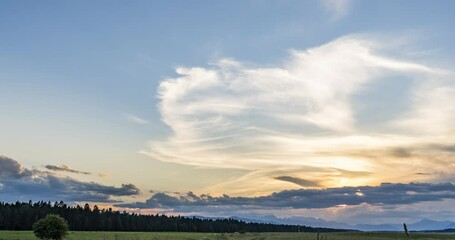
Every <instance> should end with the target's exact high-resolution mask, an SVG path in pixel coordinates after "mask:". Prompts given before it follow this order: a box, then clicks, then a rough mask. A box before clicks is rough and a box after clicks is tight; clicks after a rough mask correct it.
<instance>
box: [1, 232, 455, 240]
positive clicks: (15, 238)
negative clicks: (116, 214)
mask: <svg viewBox="0 0 455 240" xmlns="http://www.w3.org/2000/svg"><path fill="white" fill-rule="evenodd" d="M320 236H321V237H320V239H323V240H325V236H327V240H363V239H366V240H392V239H393V240H400V239H409V240H410V239H419V240H433V239H447V240H448V239H455V234H427V233H414V234H412V233H411V236H410V237H409V238H407V237H405V236H404V234H403V233H327V234H325V233H321V234H320ZM32 239H33V240H36V238H35V237H34V236H33V233H32V232H31V231H0V240H32ZM66 239H69V240H89V239H93V240H95V239H100V240H146V239H147V240H149V239H150V240H154V239H156V240H158V239H163V240H177V239H184V240H191V239H192V240H204V239H205V240H230V239H244V240H272V239H278V240H293V239H295V240H297V239H299V240H316V234H315V233H245V234H240V233H224V234H221V233H172V232H70V234H69V235H68V237H67V238H66Z"/></svg>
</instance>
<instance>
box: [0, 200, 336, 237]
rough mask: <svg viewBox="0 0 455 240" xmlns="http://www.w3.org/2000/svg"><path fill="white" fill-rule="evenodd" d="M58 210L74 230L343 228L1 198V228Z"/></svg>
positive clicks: (21, 226)
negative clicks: (209, 217) (137, 211)
mask: <svg viewBox="0 0 455 240" xmlns="http://www.w3.org/2000/svg"><path fill="white" fill-rule="evenodd" d="M47 214H57V215H60V216H61V217H63V218H65V219H66V221H68V225H69V228H70V230H72V231H141V232H148V231H169V232H298V231H302V232H331V231H343V230H338V229H329V228H313V227H308V226H298V225H284V224H268V223H252V222H244V221H240V220H236V219H231V218H228V219H201V218H196V217H184V216H166V215H163V214H161V215H159V214H156V215H145V214H137V213H129V212H126V211H122V212H120V211H114V210H112V208H109V209H99V208H98V206H96V205H94V206H93V207H90V205H89V204H88V203H86V204H85V205H84V206H80V205H76V206H70V205H67V204H65V203H64V202H62V201H61V202H55V203H51V202H44V201H39V202H32V201H29V202H15V203H6V202H0V230H31V229H32V225H33V223H34V222H36V221H37V220H38V219H41V218H43V217H45V216H46V215H47Z"/></svg>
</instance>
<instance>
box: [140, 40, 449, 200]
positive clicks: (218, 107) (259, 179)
mask: <svg viewBox="0 0 455 240" xmlns="http://www.w3.org/2000/svg"><path fill="white" fill-rule="evenodd" d="M383 48H384V46H382V45H381V44H380V43H378V42H374V41H372V40H371V39H370V40H368V39H366V38H362V37H356V36H350V37H344V38H340V39H337V40H335V41H332V42H330V43H328V44H325V45H322V46H319V47H315V48H311V49H308V50H305V51H299V50H293V51H291V52H290V57H289V59H288V60H287V61H286V62H285V63H284V64H283V65H282V66H276V67H269V68H261V67H249V66H247V65H245V64H242V63H241V62H237V61H234V60H231V59H225V60H221V61H219V62H218V63H217V64H216V65H214V66H211V67H210V68H202V67H194V68H178V69H177V73H178V74H179V75H180V76H179V77H177V78H170V79H165V80H163V81H162V82H161V84H160V87H159V99H160V101H161V102H160V107H159V110H160V113H161V116H162V120H163V121H164V122H165V123H166V124H167V125H168V126H169V127H170V128H171V129H172V131H173V134H172V135H171V136H169V138H168V139H166V140H163V141H156V140H155V141H152V142H150V149H149V150H146V151H143V153H145V154H147V155H149V156H151V157H153V158H154V159H157V160H160V161H169V162H176V163H181V164H189V165H198V166H209V167H233V168H242V169H248V170H250V171H252V172H251V173H250V174H248V175H246V176H245V177H244V178H242V181H243V183H242V184H240V183H239V181H238V179H237V180H233V181H232V182H227V183H224V184H223V188H225V189H227V188H229V186H228V185H231V189H232V191H238V190H239V189H237V190H235V188H236V187H239V186H240V185H242V186H241V188H243V189H245V190H248V191H251V189H254V188H256V190H257V191H260V190H259V189H258V188H257V187H256V186H262V190H264V191H272V190H273V189H276V190H278V189H284V188H286V187H291V186H292V187H295V186H294V185H295V184H294V185H292V183H289V182H284V181H279V180H273V179H274V178H276V177H279V176H290V177H294V178H302V179H307V180H315V179H312V178H313V177H315V178H316V176H317V173H322V172H323V171H322V170H317V171H316V170H315V171H313V172H311V171H310V172H309V170H308V168H311V167H313V168H320V169H322V168H337V169H344V170H346V171H351V172H349V173H347V172H344V173H340V174H338V175H337V176H333V175H331V176H330V178H327V179H329V180H327V181H326V182H324V184H325V185H326V186H340V185H355V184H371V183H379V182H380V181H382V180H390V181H393V180H396V179H400V181H409V178H411V179H412V178H413V177H415V176H412V175H408V178H403V177H401V178H400V173H399V171H398V170H402V169H407V170H408V171H409V170H410V169H412V171H422V170H421V169H424V168H425V167H426V166H427V165H425V164H426V163H425V161H428V158H427V156H428V154H429V153H428V151H427V150H421V151H418V154H414V155H410V156H409V159H410V161H404V162H403V161H402V159H398V158H399V157H397V156H395V155H393V154H392V153H391V152H393V149H396V148H411V147H412V148H414V147H415V146H426V145H428V144H435V143H437V144H448V143H449V144H450V143H455V141H452V142H450V141H451V140H454V139H453V137H452V136H453V134H452V135H450V134H448V133H449V132H447V131H448V128H449V127H448V126H451V125H450V124H449V123H450V122H451V121H452V120H453V118H454V116H455V113H454V109H453V107H451V106H452V105H451V104H450V103H451V102H453V101H452V100H453V98H454V94H453V88H452V87H450V85H449V83H448V80H447V76H448V74H447V73H444V72H442V71H441V70H438V69H435V68H432V67H428V66H424V65H421V64H418V63H415V62H411V61H405V60H398V59H395V58H392V57H385V56H383V55H381V54H380V50H379V49H383ZM381 51H382V50H381ZM397 76H401V77H404V78H411V79H415V81H414V85H413V86H412V88H413V89H415V90H414V95H415V96H420V95H422V96H424V97H423V98H422V99H424V100H423V101H421V100H418V99H417V100H414V101H410V102H411V105H409V106H408V108H409V112H407V113H403V114H398V115H395V116H393V118H392V119H389V121H387V122H384V123H382V125H383V126H381V127H378V128H377V129H367V130H365V129H363V128H359V126H360V125H361V124H362V123H361V122H358V119H357V116H358V114H361V113H359V112H358V109H356V108H355V107H354V106H353V102H352V101H353V96H354V95H355V94H357V93H359V92H361V91H363V90H365V89H366V88H368V87H370V86H372V84H374V83H375V82H377V81H382V80H385V79H389V78H391V77H397ZM433 79H445V80H438V81H436V82H437V83H438V84H437V85H434V84H428V83H429V82H434V80H433ZM422 89H425V91H423V92H422ZM376 91H384V92H385V91H387V89H377V90H376ZM380 93H381V92H380ZM384 97H386V96H384ZM366 98H368V96H366ZM367 100H368V99H360V101H365V102H367ZM407 100H408V99H407ZM378 111H380V110H378ZM400 124H401V125H400ZM404 124H406V125H407V126H413V127H419V128H425V126H427V128H428V126H432V125H433V124H434V127H435V129H436V128H437V129H438V130H437V131H431V132H432V133H437V138H435V136H434V134H427V135H421V136H420V138H415V136H414V135H412V134H408V133H406V126H404ZM388 126H394V127H397V126H398V128H399V129H394V130H393V131H386V130H384V129H387V127H388ZM431 154H433V156H436V155H435V154H434V153H431ZM400 157H402V156H400ZM277 169H287V170H286V171H287V172H286V171H284V170H283V171H281V172H280V173H279V174H278V173H276V171H275V170H277ZM290 169H301V170H302V171H300V172H295V171H291V170H290ZM382 171H387V172H388V173H389V174H387V175H384V174H383V172H382ZM352 172H370V173H371V175H370V176H366V175H365V176H363V177H362V178H352ZM290 173H292V174H293V175H291V174H290ZM308 176H310V179H308ZM421 177H423V176H421ZM264 181H265V182H264ZM274 181H275V182H274ZM271 182H273V184H270V183H271Z"/></svg>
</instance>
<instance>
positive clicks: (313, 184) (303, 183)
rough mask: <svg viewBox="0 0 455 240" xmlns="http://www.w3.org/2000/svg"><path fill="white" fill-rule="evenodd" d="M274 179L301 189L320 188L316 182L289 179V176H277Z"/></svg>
mask: <svg viewBox="0 0 455 240" xmlns="http://www.w3.org/2000/svg"><path fill="white" fill-rule="evenodd" d="M275 179H276V180H281V181H285V182H290V183H294V184H297V185H299V186H301V187H319V186H320V185H319V183H318V182H316V181H311V180H306V179H302V178H296V177H291V176H279V177H276V178H275Z"/></svg>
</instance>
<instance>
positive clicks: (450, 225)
mask: <svg viewBox="0 0 455 240" xmlns="http://www.w3.org/2000/svg"><path fill="white" fill-rule="evenodd" d="M213 218H216V217H213ZM228 218H231V219H236V220H240V221H244V222H254V223H272V224H290V225H304V226H310V227H322V228H335V229H353V230H359V231H393V232H395V231H403V225H402V223H400V224H347V223H341V222H336V221H326V220H324V219H320V218H311V217H289V218H277V217H276V216H273V215H269V216H263V217H256V218H255V217H253V218H246V217H237V216H231V217H228ZM407 226H408V230H409V231H441V230H447V229H455V222H452V221H436V220H431V219H426V218H424V219H421V220H419V221H417V222H414V223H407Z"/></svg>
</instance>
